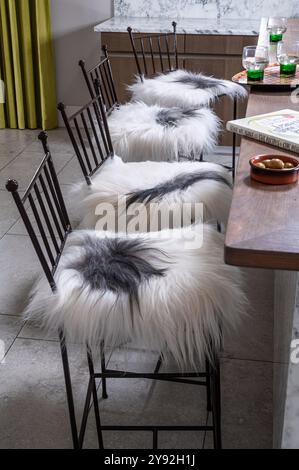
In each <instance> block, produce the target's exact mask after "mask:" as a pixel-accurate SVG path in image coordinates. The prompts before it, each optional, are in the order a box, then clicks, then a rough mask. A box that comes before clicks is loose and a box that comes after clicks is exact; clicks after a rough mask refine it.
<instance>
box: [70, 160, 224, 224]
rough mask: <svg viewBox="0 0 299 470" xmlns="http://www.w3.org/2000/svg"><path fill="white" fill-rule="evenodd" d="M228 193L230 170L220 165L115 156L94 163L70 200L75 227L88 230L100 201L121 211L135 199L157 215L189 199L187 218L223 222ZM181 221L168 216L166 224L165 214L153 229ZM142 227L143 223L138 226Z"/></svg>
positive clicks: (133, 203)
mask: <svg viewBox="0 0 299 470" xmlns="http://www.w3.org/2000/svg"><path fill="white" fill-rule="evenodd" d="M231 196H232V179H231V175H230V173H229V172H228V171H227V170H226V169H225V168H223V167H222V166H221V165H218V164H215V163H208V162H172V163H169V162H152V161H148V162H139V163H124V162H123V161H122V159H121V158H119V157H117V156H115V157H114V158H110V159H109V160H107V161H106V162H105V164H104V165H103V166H102V167H101V168H100V170H99V171H98V172H97V174H96V175H95V176H94V178H93V181H92V185H91V186H89V187H87V186H86V185H85V184H84V183H82V184H81V185H79V186H75V187H74V188H73V196H72V198H71V199H72V200H73V205H74V208H76V212H77V215H76V219H77V220H81V225H80V226H81V228H85V229H86V228H92V229H94V228H95V226H96V224H97V220H98V218H99V217H98V215H99V214H100V213H101V210H97V214H98V215H96V209H97V208H98V209H100V206H101V204H103V210H102V212H103V211H104V210H105V209H106V205H107V207H108V209H109V206H110V207H111V208H112V209H113V208H115V207H116V206H117V205H118V206H119V207H120V208H121V210H122V208H130V207H131V206H132V207H131V209H132V212H133V213H134V211H135V209H136V204H143V205H144V206H143V207H145V210H146V213H145V217H146V218H147V220H148V219H149V217H154V216H156V215H157V213H158V212H159V211H160V213H162V214H165V213H166V214H167V211H169V210H173V212H176V211H179V212H180V213H181V210H182V206H183V204H187V205H188V204H189V206H190V211H191V219H192V220H191V221H192V222H198V221H200V220H205V221H209V220H213V221H218V222H222V223H224V224H225V223H226V221H227V218H228V213H229V209H230V204H231ZM201 204H202V210H203V212H202V213H201V212H200V210H201ZM198 205H199V206H198ZM143 207H142V208H143ZM187 209H188V207H187ZM197 209H198V211H197ZM188 210H189V209H188ZM181 224H182V220H181V218H180V217H179V218H178V219H177V218H175V217H174V219H173V220H172V221H170V223H169V219H168V218H166V219H165V220H164V219H161V221H160V226H159V229H163V228H173V227H180V226H181ZM183 225H190V219H188V218H187V220H186V221H185V220H183ZM127 229H128V230H129V231H134V226H133V225H132V224H131V225H130V226H128V227H127ZM148 230H149V228H148V227H147V228H145V229H144V226H143V228H142V229H141V230H140V231H148Z"/></svg>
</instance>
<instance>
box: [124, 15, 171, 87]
mask: <svg viewBox="0 0 299 470" xmlns="http://www.w3.org/2000/svg"><path fill="white" fill-rule="evenodd" d="M176 26H177V24H176V22H175V21H173V23H172V27H173V32H171V33H161V34H151V35H149V34H147V35H143V34H139V33H133V31H132V28H131V27H129V28H128V29H127V31H128V33H129V36H130V40H131V45H132V49H133V54H134V57H135V61H136V66H137V70H138V74H139V77H140V79H141V80H143V77H151V76H153V75H155V74H157V73H168V72H171V71H173V70H177V69H178V68H179V60H178V48H177V35H176Z"/></svg>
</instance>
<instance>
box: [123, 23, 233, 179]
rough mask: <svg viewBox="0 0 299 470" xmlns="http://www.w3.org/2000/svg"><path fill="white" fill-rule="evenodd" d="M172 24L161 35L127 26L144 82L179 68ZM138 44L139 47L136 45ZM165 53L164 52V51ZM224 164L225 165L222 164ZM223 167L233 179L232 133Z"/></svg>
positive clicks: (139, 73) (139, 71) (174, 26)
mask: <svg viewBox="0 0 299 470" xmlns="http://www.w3.org/2000/svg"><path fill="white" fill-rule="evenodd" d="M172 26H173V32H172V33H166V34H162V35H158V36H156V35H155V34H153V35H146V36H144V35H141V34H136V33H133V30H132V28H131V27H128V28H127V31H128V33H129V37H130V42H131V45H132V51H133V55H134V58H135V63H136V67H137V71H138V75H139V78H140V80H141V81H142V82H144V77H146V78H151V77H154V76H155V75H157V73H169V72H172V71H174V70H177V69H178V68H179V65H178V64H179V59H178V50H177V33H176V27H177V24H176V23H175V22H173V23H172ZM172 36H173V38H174V39H173V41H174V52H173V55H174V60H171V53H170V51H169V44H168V38H169V37H172ZM161 37H163V38H164V39H165V41H166V45H167V47H166V56H167V61H168V68H167V67H166V69H164V66H163V52H162V51H161V45H160V44H161ZM156 38H158V41H159V43H158V44H159V47H158V50H153V42H154V41H155V39H156ZM144 42H146V44H147V45H148V47H149V54H150V55H147V54H146V44H144ZM138 46H139V47H138ZM164 55H165V52H164ZM155 56H158V57H159V61H158V63H160V65H161V68H160V69H159V70H158V68H157V67H156V65H155V60H154V58H155ZM147 57H149V58H150V59H151V61H150V62H151V64H152V69H151V72H150V68H149V64H148V63H147V60H146V59H147ZM173 64H174V66H173ZM233 119H237V99H236V98H234V101H233ZM200 161H204V159H203V155H202V156H201V159H200ZM224 166H225V165H224ZM225 168H227V169H229V170H231V171H232V176H233V179H234V178H235V170H236V134H233V142H232V165H231V167H227V166H225Z"/></svg>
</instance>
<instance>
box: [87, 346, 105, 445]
mask: <svg viewBox="0 0 299 470" xmlns="http://www.w3.org/2000/svg"><path fill="white" fill-rule="evenodd" d="M87 360H88V367H89V374H90V378H91V380H92V397H93V407H94V414H95V420H96V427H97V434H98V443H99V449H104V441H103V433H102V425H101V418H100V409H99V402H98V393H97V384H96V379H95V373H94V365H93V360H92V354H91V351H90V350H89V349H88V350H87Z"/></svg>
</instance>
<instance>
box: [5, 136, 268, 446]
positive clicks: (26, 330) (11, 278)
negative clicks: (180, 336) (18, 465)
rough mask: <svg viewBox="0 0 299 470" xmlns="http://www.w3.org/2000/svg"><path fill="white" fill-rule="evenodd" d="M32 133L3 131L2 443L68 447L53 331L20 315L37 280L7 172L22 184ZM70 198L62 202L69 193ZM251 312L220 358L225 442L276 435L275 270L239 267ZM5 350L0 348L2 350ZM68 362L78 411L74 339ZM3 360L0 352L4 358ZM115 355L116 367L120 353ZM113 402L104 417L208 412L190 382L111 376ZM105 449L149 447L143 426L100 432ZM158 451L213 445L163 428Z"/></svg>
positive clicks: (63, 162) (72, 177) (65, 159)
mask: <svg viewBox="0 0 299 470" xmlns="http://www.w3.org/2000/svg"><path fill="white" fill-rule="evenodd" d="M36 136H37V132H32V131H9V130H1V131H0V340H1V341H2V343H0V345H1V344H4V345H5V357H4V359H3V364H1V365H0V377H1V380H0V422H1V426H0V448H10V449H12V448H35V449H37V448H70V447H71V439H70V431H69V425H68V418H67V407H66V399H65V390H64V382H63V374H62V367H61V361H60V353H59V344H58V342H57V338H56V337H47V336H45V334H44V333H43V332H42V331H40V330H39V329H37V328H36V327H33V326H31V325H28V324H27V325H24V322H23V320H22V317H21V314H22V310H23V308H24V305H25V303H26V298H27V295H28V292H29V290H30V286H31V285H32V282H33V279H34V278H35V276H36V275H37V274H38V273H39V271H40V268H39V264H38V262H37V260H36V258H35V255H34V252H33V249H32V247H31V244H30V241H29V239H28V237H27V235H26V233H25V231H24V228H23V226H22V224H21V223H20V221H19V220H18V214H17V211H16V209H15V207H14V205H13V203H12V201H11V197H10V195H9V194H8V193H7V192H6V190H5V183H6V180H7V178H9V177H13V178H15V179H17V180H18V181H19V187H20V190H21V191H22V190H24V188H25V187H26V185H27V184H28V182H29V180H30V178H31V177H32V176H33V173H34V169H35V168H36V166H37V165H38V163H39V162H40V161H41V158H42V152H41V150H40V143H38V142H37V141H36ZM49 143H50V145H51V149H52V153H53V157H54V161H55V164H56V168H57V170H58V171H59V180H60V182H61V184H62V190H63V193H64V194H65V195H66V196H67V193H68V190H69V187H70V186H69V185H70V184H71V183H72V182H75V181H77V180H78V179H81V178H82V176H81V174H80V170H79V167H78V164H77V161H76V159H75V158H74V156H73V151H72V149H71V146H70V145H69V142H68V139H67V136H66V133H65V131H64V130H62V129H59V130H56V131H52V132H49ZM67 200H68V199H67ZM245 276H246V284H247V291H248V296H249V299H250V302H251V310H250V311H249V312H248V316H247V317H246V318H244V319H243V321H242V325H241V326H240V328H239V329H238V331H237V332H235V333H231V334H230V335H227V336H226V337H225V350H224V353H223V355H222V359H221V363H222V364H221V365H222V377H221V381H222V407H223V441H224V442H223V444H224V447H227V448H270V447H271V439H272V363H271V361H272V328H273V321H272V311H273V305H272V298H273V295H272V294H273V277H272V273H271V272H267V271H263V270H247V271H246V272H245ZM0 353H1V349H0ZM70 356H71V365H72V374H73V380H74V389H75V400H76V404H77V407H78V415H80V413H81V411H82V405H83V400H84V392H85V388H86V383H87V368H86V362H85V358H84V354H83V353H82V350H81V349H79V348H76V347H74V346H72V348H71V354H70ZM1 359H2V357H1V358H0V360H1ZM155 359H156V358H155V357H153V356H152V355H150V354H144V353H143V354H140V353H136V351H133V350H132V351H131V353H130V355H129V358H128V359H127V360H128V363H129V364H131V365H132V367H134V366H135V368H137V369H138V367H139V368H140V364H142V366H143V367H144V366H145V367H148V368H149V370H151V368H152V367H153V364H154V362H155ZM111 361H112V362H113V364H114V365H116V366H118V365H120V363H121V362H122V355H120V354H119V353H114V354H113V356H112V358H111ZM108 392H109V399H108V400H106V401H105V402H101V403H100V405H101V408H102V410H103V421H104V423H109V424H110V423H113V422H118V423H119V424H121V423H125V422H128V421H129V423H132V424H134V423H140V422H142V421H143V422H151V423H154V422H156V423H159V422H162V421H163V419H164V418H167V419H168V420H169V419H170V420H171V421H172V422H173V423H177V424H180V423H182V424H183V423H189V424H192V423H194V420H195V417H196V418H201V419H202V420H203V421H204V420H205V419H206V416H205V415H206V413H205V406H204V391H203V390H200V389H198V387H195V389H194V387H190V386H188V385H184V386H183V385H181V386H178V385H174V384H169V383H158V384H156V385H155V386H154V387H153V386H152V385H151V383H150V382H148V381H145V380H139V381H137V380H131V381H128V380H118V381H117V380H115V381H112V380H110V381H109V383H108ZM96 445H97V437H96V431H95V424H94V417H93V415H91V416H90V420H89V424H88V429H87V439H86V447H89V448H92V447H96ZM105 445H106V447H107V448H109V447H110V448H146V447H149V446H150V445H151V436H150V435H148V434H146V433H137V434H136V433H135V434H134V433H132V434H126V435H124V434H121V435H120V434H119V433H112V432H110V433H106V434H105ZM159 445H160V447H162V448H201V447H203V445H204V447H205V448H209V447H211V446H212V440H211V436H209V435H207V436H204V433H172V434H169V433H161V436H160V439H159Z"/></svg>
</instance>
